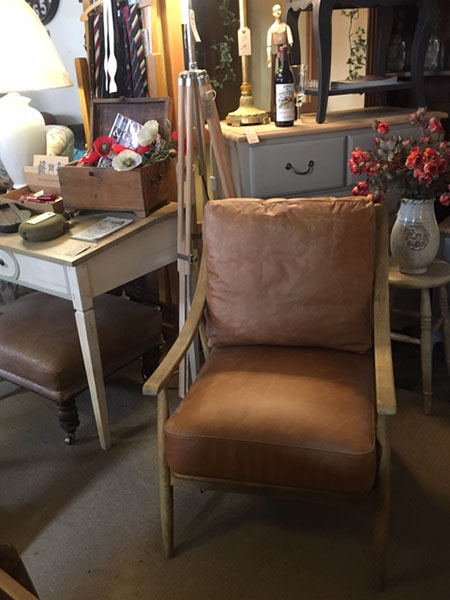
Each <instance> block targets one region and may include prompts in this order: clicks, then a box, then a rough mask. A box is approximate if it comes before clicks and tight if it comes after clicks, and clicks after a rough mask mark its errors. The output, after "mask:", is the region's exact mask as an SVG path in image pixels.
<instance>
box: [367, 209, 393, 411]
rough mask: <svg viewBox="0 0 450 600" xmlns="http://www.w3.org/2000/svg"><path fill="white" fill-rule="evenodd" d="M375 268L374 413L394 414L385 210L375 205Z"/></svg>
mask: <svg viewBox="0 0 450 600" xmlns="http://www.w3.org/2000/svg"><path fill="white" fill-rule="evenodd" d="M376 209H377V265H376V274H375V289H374V310H373V320H374V323H373V326H374V327H373V328H374V364H375V386H376V402H377V413H378V414H379V415H395V413H396V412H397V400H396V397H395V384H394V370H393V367H392V350H391V331H390V322H389V279H388V272H389V257H388V251H387V248H388V228H387V215H386V210H385V209H384V208H383V207H381V206H377V207H376Z"/></svg>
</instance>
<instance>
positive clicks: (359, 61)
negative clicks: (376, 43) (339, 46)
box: [341, 8, 367, 79]
mask: <svg viewBox="0 0 450 600" xmlns="http://www.w3.org/2000/svg"><path fill="white" fill-rule="evenodd" d="M341 12H342V14H343V15H344V16H346V17H347V18H349V19H350V24H349V28H348V44H349V51H350V55H349V57H348V59H347V65H348V77H347V79H357V78H358V77H361V70H362V69H363V68H364V67H365V66H366V58H367V40H366V31H365V29H364V28H363V27H357V28H356V30H355V31H353V22H354V21H356V20H357V19H359V10H358V9H357V8H352V9H350V10H343V11H341Z"/></svg>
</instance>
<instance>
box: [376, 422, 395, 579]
mask: <svg viewBox="0 0 450 600" xmlns="http://www.w3.org/2000/svg"><path fill="white" fill-rule="evenodd" d="M377 438H378V443H379V444H380V451H381V457H380V461H379V464H378V473H377V481H376V486H375V522H374V529H373V545H374V554H375V563H374V587H375V589H376V590H378V591H381V590H382V589H383V588H384V584H385V579H386V546H387V538H388V529H389V515H390V504H391V476H390V469H391V446H390V442H389V435H388V417H387V416H386V415H378V423H377Z"/></svg>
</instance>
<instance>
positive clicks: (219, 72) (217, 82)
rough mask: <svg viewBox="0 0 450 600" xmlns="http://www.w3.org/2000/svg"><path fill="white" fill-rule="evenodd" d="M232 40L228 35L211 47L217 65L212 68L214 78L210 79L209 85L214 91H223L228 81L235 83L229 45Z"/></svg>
mask: <svg viewBox="0 0 450 600" xmlns="http://www.w3.org/2000/svg"><path fill="white" fill-rule="evenodd" d="M233 42H234V39H233V38H232V37H230V36H228V35H225V36H224V39H223V41H222V42H216V43H215V44H213V45H212V46H211V48H212V49H213V50H215V51H216V52H217V57H218V61H217V65H216V66H215V68H214V71H215V75H216V77H212V78H211V85H212V86H213V88H214V89H217V88H220V89H223V86H224V84H225V83H227V82H228V81H236V73H235V71H234V69H233V56H232V54H231V44H233Z"/></svg>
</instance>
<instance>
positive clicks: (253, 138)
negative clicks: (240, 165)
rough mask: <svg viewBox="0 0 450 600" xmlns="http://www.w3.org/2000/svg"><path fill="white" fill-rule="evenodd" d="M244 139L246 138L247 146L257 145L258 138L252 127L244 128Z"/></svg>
mask: <svg viewBox="0 0 450 600" xmlns="http://www.w3.org/2000/svg"><path fill="white" fill-rule="evenodd" d="M245 137H246V138H247V142H248V143H249V144H259V137H258V134H257V133H256V131H255V130H254V129H253V127H246V128H245Z"/></svg>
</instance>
